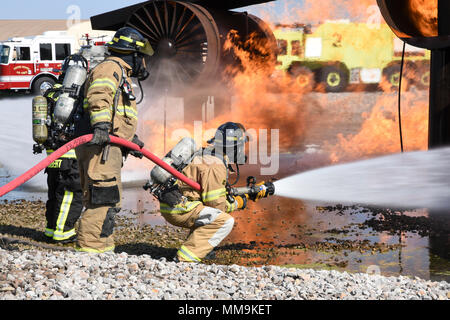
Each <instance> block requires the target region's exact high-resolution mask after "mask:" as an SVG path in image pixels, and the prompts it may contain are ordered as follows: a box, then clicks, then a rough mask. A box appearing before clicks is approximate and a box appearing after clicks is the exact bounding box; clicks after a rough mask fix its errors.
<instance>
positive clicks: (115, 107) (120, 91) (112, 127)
mask: <svg viewBox="0 0 450 320" xmlns="http://www.w3.org/2000/svg"><path fill="white" fill-rule="evenodd" d="M105 62H114V63H115V64H117V65H118V66H119V68H120V70H122V75H121V78H120V81H119V85H118V86H117V90H116V93H115V95H114V100H113V110H112V117H111V132H113V131H114V117H115V115H116V112H117V107H118V104H119V98H120V95H121V94H122V87H123V85H124V83H125V79H126V74H125V69H124V68H123V67H122V65H121V64H120V63H119V62H117V61H115V60H108V59H105V60H103V61H102V62H100V63H99V64H98V65H97V66H96V67H95V68H97V67H98V66H99V65H100V64H102V63H105ZM95 68H94V69H95Z"/></svg>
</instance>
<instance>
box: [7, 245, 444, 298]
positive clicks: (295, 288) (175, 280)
mask: <svg viewBox="0 0 450 320" xmlns="http://www.w3.org/2000/svg"><path fill="white" fill-rule="evenodd" d="M0 270H1V272H0V299H2V300H25V299H30V300H47V299H51V300H53V299H56V300H63V299H67V300H97V299H98V300H114V299H119V300H140V299H147V300H194V299H195V300H215V299H220V300H250V299H256V300H274V299H276V300H287V299H295V300H301V299H408V300H410V299H450V284H449V283H447V282H445V281H441V282H431V281H425V280H422V279H419V278H415V279H411V278H408V277H403V276H400V277H384V276H380V275H368V274H362V273H360V274H350V273H347V272H338V271H334V270H332V271H317V270H316V271H315V270H299V269H293V268H289V269H288V268H282V267H275V266H264V267H258V268H255V267H250V268H249V267H242V266H238V265H231V266H223V265H215V264H211V265H206V264H189V263H175V262H168V261H166V259H165V258H161V259H159V260H155V259H152V258H151V257H150V256H149V255H140V256H135V255H128V254H127V253H124V252H123V253H120V254H115V253H105V254H97V255H96V254H89V253H78V252H73V251H49V252H43V251H37V250H25V251H16V250H15V251H9V250H4V249H0Z"/></svg>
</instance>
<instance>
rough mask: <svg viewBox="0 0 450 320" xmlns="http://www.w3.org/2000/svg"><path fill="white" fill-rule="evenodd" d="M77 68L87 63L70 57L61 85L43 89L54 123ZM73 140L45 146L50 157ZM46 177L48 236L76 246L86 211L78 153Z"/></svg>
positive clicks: (62, 160) (58, 162) (61, 138)
mask: <svg viewBox="0 0 450 320" xmlns="http://www.w3.org/2000/svg"><path fill="white" fill-rule="evenodd" d="M74 64H78V65H79V66H80V67H83V68H87V62H86V61H85V60H84V59H83V58H82V57H81V56H78V55H73V56H69V57H67V58H66V59H65V60H64V63H63V65H62V68H61V72H62V73H61V75H60V76H59V79H58V83H56V84H55V85H54V86H53V87H50V86H48V87H47V86H45V85H43V86H44V87H43V88H41V90H42V91H45V93H44V97H45V98H46V99H47V102H48V105H49V110H50V115H51V119H52V122H54V119H53V118H54V110H55V106H56V103H57V101H58V99H59V97H60V95H61V94H62V93H63V91H62V83H63V81H64V77H65V75H66V72H67V71H68V68H69V67H70V66H72V65H74ZM69 140H70V138H68V137H66V136H65V135H59V136H58V137H53V138H50V139H47V141H46V143H44V146H45V148H46V151H47V155H50V154H52V153H53V152H54V149H58V148H59V147H61V146H62V145H64V144H65V143H67V142H68V141H69ZM45 173H47V186H48V200H47V202H46V211H45V217H46V220H47V225H46V228H45V233H44V234H45V236H47V237H48V238H49V239H51V240H53V241H55V242H58V243H68V242H74V241H75V239H76V236H77V235H76V231H75V223H76V222H77V221H78V219H79V218H80V215H81V211H82V209H83V204H82V192H81V185H80V175H79V171H78V162H77V157H76V155H75V150H70V151H69V152H67V153H66V154H64V155H63V156H61V157H60V158H59V159H57V160H55V161H54V162H53V163H51V164H50V165H49V166H48V167H47V168H46V170H45Z"/></svg>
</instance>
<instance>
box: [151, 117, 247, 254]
mask: <svg viewBox="0 0 450 320" xmlns="http://www.w3.org/2000/svg"><path fill="white" fill-rule="evenodd" d="M247 139H248V138H247V137H246V135H245V128H244V127H243V126H242V125H241V124H237V123H232V122H228V123H226V124H224V125H222V126H220V127H219V128H218V130H217V132H216V135H215V137H214V138H213V139H211V140H210V141H209V142H210V143H211V144H212V145H211V146H210V147H208V148H205V149H203V150H202V152H201V153H200V154H199V155H196V156H194V157H193V159H192V161H191V162H190V163H189V164H188V165H187V166H186V167H185V168H184V169H183V170H182V173H183V174H184V175H185V176H187V177H188V178H190V179H192V180H194V181H197V182H198V183H199V184H200V185H201V186H202V191H200V192H199V191H196V190H194V189H192V188H191V187H190V186H188V185H187V184H185V183H183V182H181V181H177V182H176V184H175V185H176V186H177V188H170V189H169V191H168V192H167V194H164V195H163V196H162V197H161V199H160V212H161V214H162V216H163V217H164V218H165V219H166V221H167V222H169V223H170V224H172V225H175V226H178V227H183V228H188V229H190V230H191V232H190V234H189V236H188V238H187V240H186V242H185V243H184V244H183V245H182V246H181V248H180V249H179V250H178V252H177V256H176V258H175V260H176V261H184V262H200V261H202V259H204V258H205V257H206V258H207V259H208V258H209V257H213V256H214V254H213V252H214V251H213V249H214V248H215V247H217V246H218V245H219V243H220V242H222V240H223V239H225V237H226V236H227V235H228V234H229V233H230V232H231V230H232V228H233V225H234V218H233V217H232V216H231V215H230V213H231V212H233V211H235V210H240V209H244V208H245V207H246V205H247V200H248V196H246V195H244V196H235V197H230V196H227V186H228V185H229V183H228V174H229V170H230V169H231V168H232V167H231V164H232V163H234V164H236V165H239V164H243V163H245V161H246V156H245V153H244V151H245V148H244V146H245V143H246V142H247ZM165 199H167V200H165ZM175 199H181V201H177V200H175ZM176 202H179V203H176ZM210 253H212V254H210Z"/></svg>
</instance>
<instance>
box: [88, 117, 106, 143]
mask: <svg viewBox="0 0 450 320" xmlns="http://www.w3.org/2000/svg"><path fill="white" fill-rule="evenodd" d="M110 130H111V123H109V122H99V123H97V124H95V125H94V137H93V138H92V140H91V141H90V142H89V145H97V146H100V147H103V146H104V145H105V144H107V143H109V142H110V141H111V140H110V139H109V131H110Z"/></svg>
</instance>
